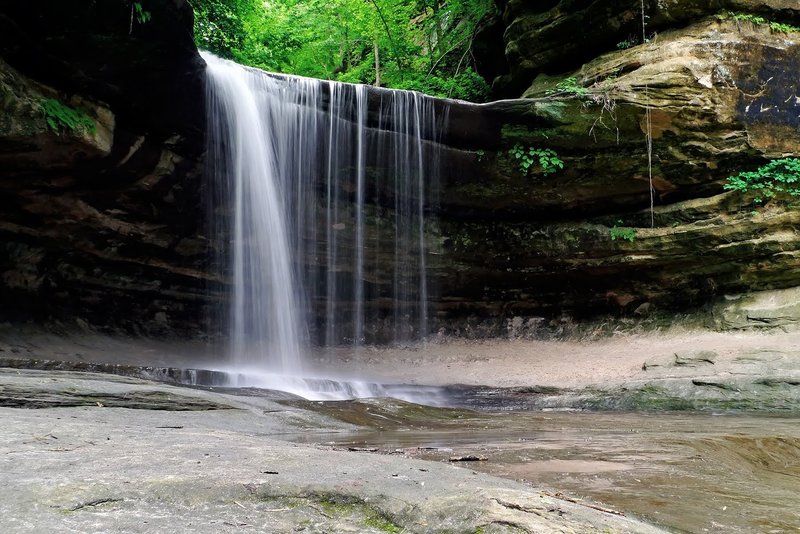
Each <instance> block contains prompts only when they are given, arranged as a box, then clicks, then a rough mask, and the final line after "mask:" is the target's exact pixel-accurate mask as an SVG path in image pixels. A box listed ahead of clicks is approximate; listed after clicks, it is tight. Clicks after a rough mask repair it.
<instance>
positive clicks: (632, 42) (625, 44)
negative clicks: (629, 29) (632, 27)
mask: <svg viewBox="0 0 800 534" xmlns="http://www.w3.org/2000/svg"><path fill="white" fill-rule="evenodd" d="M638 42H639V40H638V39H636V37H632V36H631V37H628V38H627V39H625V40H624V41H620V42H618V43H617V49H619V50H627V49H628V48H633V47H634V46H636V45H637V43H638Z"/></svg>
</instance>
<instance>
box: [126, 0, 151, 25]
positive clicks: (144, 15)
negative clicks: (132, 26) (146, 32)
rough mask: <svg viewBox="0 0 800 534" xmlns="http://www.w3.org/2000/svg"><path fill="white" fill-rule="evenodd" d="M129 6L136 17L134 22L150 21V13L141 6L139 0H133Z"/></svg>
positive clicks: (143, 22)
mask: <svg viewBox="0 0 800 534" xmlns="http://www.w3.org/2000/svg"><path fill="white" fill-rule="evenodd" d="M131 7H132V8H133V13H134V16H135V17H136V22H138V23H139V24H145V23H147V22H150V18H151V17H152V14H151V13H150V12H149V11H147V10H146V9H144V8H143V7H142V4H141V2H134V3H133V4H131Z"/></svg>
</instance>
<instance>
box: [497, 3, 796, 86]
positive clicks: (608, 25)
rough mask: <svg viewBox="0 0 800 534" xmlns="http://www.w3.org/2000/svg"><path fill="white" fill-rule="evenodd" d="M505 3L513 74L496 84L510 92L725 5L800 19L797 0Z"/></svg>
mask: <svg viewBox="0 0 800 534" xmlns="http://www.w3.org/2000/svg"><path fill="white" fill-rule="evenodd" d="M642 5H644V15H645V18H644V23H645V29H644V32H643V27H642V23H643V18H642V15H643V13H642ZM501 9H502V11H503V21H504V22H505V25H506V32H505V35H504V40H505V43H506V57H507V61H508V65H509V67H510V76H509V77H506V78H505V79H500V80H498V89H502V86H504V85H508V87H507V88H506V91H509V90H510V91H512V92H513V91H515V90H516V91H519V90H520V89H522V88H524V86H525V84H526V83H530V81H531V80H533V78H534V77H535V76H536V75H538V74H540V73H549V74H555V73H560V72H565V71H569V70H573V69H575V68H577V67H579V66H580V65H581V64H583V63H586V62H588V61H590V60H591V59H593V58H594V57H596V56H597V54H599V53H603V52H606V51H611V50H615V49H617V47H618V46H626V45H623V44H621V43H628V45H631V44H639V43H641V42H642V35H643V33H646V34H647V36H648V38H652V37H653V36H654V35H656V34H657V33H659V32H662V31H663V30H667V29H671V28H676V27H681V26H685V25H688V24H691V23H693V22H695V21H698V20H700V19H702V18H704V17H709V16H712V15H715V14H718V13H721V12H724V11H735V12H746V13H755V14H757V15H760V16H763V17H766V18H770V19H771V20H780V21H785V22H791V21H797V20H798V19H800V9H798V6H797V3H796V2H794V1H793V0H646V1H645V2H644V4H642V2H641V1H640V0H623V1H620V0H580V1H574V0H550V1H547V2H540V1H537V0H510V1H507V2H504V3H503V4H502V5H501ZM507 94H512V93H507ZM517 94H518V93H517Z"/></svg>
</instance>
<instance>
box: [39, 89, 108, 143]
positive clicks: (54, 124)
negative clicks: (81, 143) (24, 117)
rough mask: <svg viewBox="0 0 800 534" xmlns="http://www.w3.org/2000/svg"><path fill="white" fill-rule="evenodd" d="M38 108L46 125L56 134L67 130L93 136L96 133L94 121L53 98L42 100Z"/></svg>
mask: <svg viewBox="0 0 800 534" xmlns="http://www.w3.org/2000/svg"><path fill="white" fill-rule="evenodd" d="M39 106H40V108H41V110H42V113H43V114H44V119H45V121H46V122H47V125H48V126H49V127H50V128H51V129H52V130H53V131H55V132H56V133H61V132H62V131H65V130H68V131H71V132H86V133H89V134H93V133H95V132H96V131H97V127H96V126H95V123H94V121H93V120H92V118H91V117H89V116H88V115H87V114H86V113H84V112H82V111H81V110H79V109H75V108H71V107H69V106H67V105H64V104H62V103H61V102H60V101H58V100H56V99H55V98H49V99H47V100H42V101H41V102H40V103H39Z"/></svg>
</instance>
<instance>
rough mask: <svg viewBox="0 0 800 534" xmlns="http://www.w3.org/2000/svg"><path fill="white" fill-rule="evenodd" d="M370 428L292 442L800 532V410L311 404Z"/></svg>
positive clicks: (664, 515) (660, 518) (744, 527)
mask: <svg viewBox="0 0 800 534" xmlns="http://www.w3.org/2000/svg"><path fill="white" fill-rule="evenodd" d="M316 409H318V410H321V411H323V412H326V413H328V414H331V415H333V416H335V417H337V418H339V419H343V420H347V421H350V422H354V423H358V424H362V425H368V426H370V427H372V428H373V430H370V431H365V432H362V433H358V434H352V435H347V436H340V435H337V436H336V439H335V440H333V441H331V439H330V438H331V436H330V435H316V436H315V435H305V436H296V439H297V440H298V441H305V442H322V443H329V444H331V445H334V446H338V447H349V448H354V449H359V448H362V449H378V450H379V451H380V452H389V453H395V454H398V453H402V454H406V455H408V456H415V457H418V458H427V459H431V460H441V461H448V460H449V459H450V458H451V457H459V456H467V455H478V456H484V457H486V458H487V461H477V462H469V463H466V462H465V463H460V462H459V464H457V465H462V466H463V467H467V468H470V469H473V470H476V471H484V472H487V473H491V474H495V475H498V476H502V477H506V478H512V479H515V480H519V481H523V482H528V483H530V484H532V485H535V486H537V487H546V488H551V491H553V492H555V491H562V492H565V493H568V494H569V495H571V496H573V497H577V498H587V499H591V500H596V501H600V502H602V503H604V504H605V505H608V506H611V507H614V508H617V509H619V510H622V511H625V512H626V513H632V514H634V515H637V516H639V517H642V518H644V519H646V520H649V521H651V522H654V523H657V524H659V525H662V526H666V527H669V528H673V529H678V530H681V531H688V532H726V533H727V532H752V533H764V532H767V533H772V532H774V533H778V532H800V505H798V502H800V424H799V423H800V419H797V418H785V417H765V416H750V415H692V414H678V415H675V414H641V413H597V412H594V413H578V412H574V413H563V412H554V413H542V412H537V413H532V412H502V413H478V412H470V411H465V410H449V409H437V408H430V407H420V406H417V405H410V404H405V403H399V402H395V401H387V400H375V401H364V402H345V403H342V402H339V403H323V404H317V408H316Z"/></svg>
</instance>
